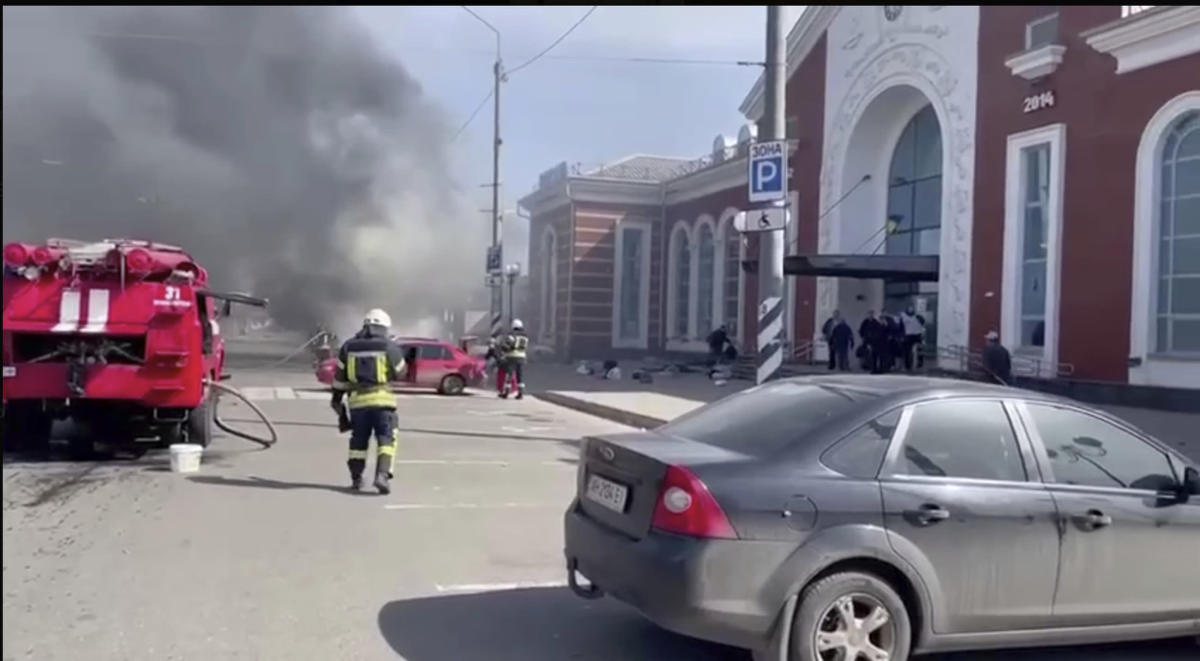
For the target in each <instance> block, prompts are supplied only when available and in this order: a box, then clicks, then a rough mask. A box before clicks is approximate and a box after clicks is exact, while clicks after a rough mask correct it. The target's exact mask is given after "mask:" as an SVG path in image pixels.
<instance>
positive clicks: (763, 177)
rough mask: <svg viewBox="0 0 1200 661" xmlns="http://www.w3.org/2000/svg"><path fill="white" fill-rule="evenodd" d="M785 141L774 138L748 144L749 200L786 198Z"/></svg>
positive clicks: (770, 200) (766, 200) (756, 201)
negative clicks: (768, 140)
mask: <svg viewBox="0 0 1200 661" xmlns="http://www.w3.org/2000/svg"><path fill="white" fill-rule="evenodd" d="M787 152H788V150H787V141H786V140H774V141H772V142H759V143H755V144H752V145H750V158H749V160H748V163H749V167H750V176H749V184H750V191H749V192H750V195H749V197H750V202H751V203H758V202H778V201H781V200H786V199H787Z"/></svg>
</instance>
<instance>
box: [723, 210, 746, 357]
mask: <svg viewBox="0 0 1200 661" xmlns="http://www.w3.org/2000/svg"><path fill="white" fill-rule="evenodd" d="M720 236H721V260H722V263H721V266H722V268H721V269H718V270H719V271H720V272H721V273H722V276H721V279H722V282H721V283H720V285H719V286H720V287H721V323H723V324H724V325H725V330H726V332H727V333H728V334H729V337H730V338H734V339H736V338H737V337H738V306H739V305H740V304H741V299H740V298H739V293H740V292H739V287H740V284H741V282H740V281H739V278H740V277H741V273H742V236H741V234H739V233H738V231H737V230H735V229H734V228H733V216H732V215H730V216H729V217H728V218H727V219H726V220H725V222H724V223H722V224H721V231H720Z"/></svg>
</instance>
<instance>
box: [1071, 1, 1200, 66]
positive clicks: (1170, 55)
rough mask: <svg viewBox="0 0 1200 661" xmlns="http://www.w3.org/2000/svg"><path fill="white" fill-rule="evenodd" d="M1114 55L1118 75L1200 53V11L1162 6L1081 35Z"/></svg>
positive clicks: (1192, 7) (1185, 6) (1095, 47)
mask: <svg viewBox="0 0 1200 661" xmlns="http://www.w3.org/2000/svg"><path fill="white" fill-rule="evenodd" d="M1080 36H1081V37H1083V39H1084V40H1085V41H1086V42H1087V44H1088V45H1089V46H1091V47H1092V48H1094V49H1096V50H1097V51H1100V52H1101V53H1105V54H1108V55H1112V56H1113V57H1114V58H1116V60H1117V73H1118V74H1121V73H1128V72H1130V71H1136V70H1138V69H1144V68H1146V67H1149V66H1154V65H1155V64H1160V63H1162V62H1168V61H1170V60H1174V59H1177V58H1180V57H1185V56H1187V55H1192V54H1194V53H1200V7H1197V6H1194V5H1180V6H1170V5H1163V6H1160V7H1155V8H1153V9H1147V10H1145V11H1141V12H1138V13H1136V14H1132V15H1130V16H1127V17H1125V18H1119V19H1117V20H1115V21H1112V22H1110V23H1106V24H1105V25H1101V26H1100V27H1097V28H1093V29H1091V30H1088V31H1086V32H1083V33H1082V34H1081V35H1080Z"/></svg>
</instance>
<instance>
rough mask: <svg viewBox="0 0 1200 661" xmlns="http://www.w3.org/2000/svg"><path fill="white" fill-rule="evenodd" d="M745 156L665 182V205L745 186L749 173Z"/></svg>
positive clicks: (672, 204)
mask: <svg viewBox="0 0 1200 661" xmlns="http://www.w3.org/2000/svg"><path fill="white" fill-rule="evenodd" d="M746 168H747V165H746V157H745V156H738V157H735V158H732V159H730V160H728V161H725V162H723V163H721V164H719V165H714V166H712V167H709V168H705V169H703V170H700V171H699V172H694V173H692V174H689V175H687V176H686V177H680V178H679V179H675V180H673V181H669V182H667V184H666V186H667V191H666V199H665V202H666V205H667V206H674V205H676V204H682V203H684V202H688V201H691V200H695V199H699V198H702V197H705V196H707V195H712V194H714V193H720V192H721V191H725V190H729V189H731V188H736V187H739V186H740V187H742V188H745V187H746V182H747V179H748V177H749V173H748V172H747V170H746Z"/></svg>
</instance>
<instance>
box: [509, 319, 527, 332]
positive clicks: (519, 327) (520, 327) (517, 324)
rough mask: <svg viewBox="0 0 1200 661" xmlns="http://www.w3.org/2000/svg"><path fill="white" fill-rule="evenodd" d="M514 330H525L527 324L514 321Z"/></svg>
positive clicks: (517, 320)
mask: <svg viewBox="0 0 1200 661" xmlns="http://www.w3.org/2000/svg"><path fill="white" fill-rule="evenodd" d="M512 329H513V330H525V323H524V322H522V321H521V320H520V319H513V323H512Z"/></svg>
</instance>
